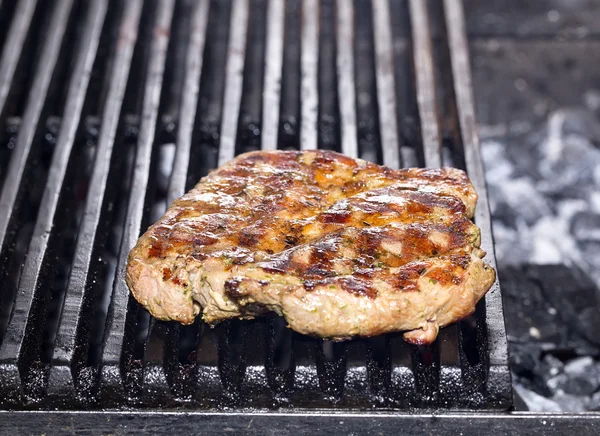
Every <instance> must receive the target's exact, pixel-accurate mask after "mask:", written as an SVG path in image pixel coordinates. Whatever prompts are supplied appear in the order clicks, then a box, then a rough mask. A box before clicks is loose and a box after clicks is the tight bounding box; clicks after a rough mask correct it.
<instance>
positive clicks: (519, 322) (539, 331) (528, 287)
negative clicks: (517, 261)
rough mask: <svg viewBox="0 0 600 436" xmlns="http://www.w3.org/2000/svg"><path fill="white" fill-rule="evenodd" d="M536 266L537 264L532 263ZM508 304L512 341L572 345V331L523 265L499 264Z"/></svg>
mask: <svg viewBox="0 0 600 436" xmlns="http://www.w3.org/2000/svg"><path fill="white" fill-rule="evenodd" d="M532 267H535V266H532ZM498 273H499V276H500V282H501V283H502V296H503V298H504V305H505V307H509V308H510V310H507V311H505V313H504V316H505V318H506V331H507V335H508V340H509V342H511V343H516V344H527V345H529V346H534V347H538V348H543V349H555V348H568V347H569V346H571V347H574V346H576V345H578V344H571V345H569V332H568V329H567V327H566V326H565V325H564V323H562V322H560V319H559V318H558V316H557V309H556V308H555V307H554V306H553V305H551V304H550V302H549V301H548V299H547V298H546V296H545V295H544V293H543V291H542V288H541V287H540V286H539V284H538V283H537V282H535V281H533V280H531V278H530V276H529V275H528V273H527V271H526V270H525V269H523V268H521V267H514V266H508V267H502V268H499V271H498Z"/></svg>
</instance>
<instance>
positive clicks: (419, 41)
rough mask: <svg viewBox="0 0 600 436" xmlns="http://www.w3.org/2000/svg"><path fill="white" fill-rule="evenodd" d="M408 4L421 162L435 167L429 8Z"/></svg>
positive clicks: (418, 1)
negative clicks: (422, 158)
mask: <svg viewBox="0 0 600 436" xmlns="http://www.w3.org/2000/svg"><path fill="white" fill-rule="evenodd" d="M409 7H410V21H411V29H412V41H413V56H414V65H415V76H416V77H415V81H416V86H417V102H418V106H419V117H420V119H421V136H422V141H423V154H424V155H425V166H426V167H429V168H439V167H440V166H442V155H441V148H440V144H441V137H440V125H439V121H438V115H437V108H436V95H435V90H436V85H435V73H434V66H433V54H432V47H431V31H430V24H429V11H428V6H427V2H426V1H423V0H410V3H409Z"/></svg>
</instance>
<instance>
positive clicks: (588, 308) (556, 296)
mask: <svg viewBox="0 0 600 436" xmlns="http://www.w3.org/2000/svg"><path fill="white" fill-rule="evenodd" d="M527 276H528V277H529V278H530V279H531V280H532V281H534V282H536V283H537V284H538V285H539V287H540V288H541V290H542V294H543V296H544V297H545V298H546V300H547V301H548V303H549V304H550V305H551V306H552V307H554V308H555V309H556V311H557V315H558V317H559V319H560V320H562V323H563V324H564V326H565V328H567V329H568V331H569V336H570V337H571V338H573V337H576V336H579V337H580V338H584V339H585V340H586V341H587V342H588V343H589V344H590V345H593V346H595V347H596V350H595V351H596V353H589V354H597V351H598V346H600V336H599V335H598V334H597V332H599V331H600V304H598V297H597V294H598V289H597V287H596V285H595V284H594V282H593V281H592V280H591V279H590V278H589V277H588V276H587V274H586V273H585V272H584V271H582V270H581V269H579V268H578V267H576V266H567V265H537V266H529V267H528V268H527ZM586 354H587V353H586Z"/></svg>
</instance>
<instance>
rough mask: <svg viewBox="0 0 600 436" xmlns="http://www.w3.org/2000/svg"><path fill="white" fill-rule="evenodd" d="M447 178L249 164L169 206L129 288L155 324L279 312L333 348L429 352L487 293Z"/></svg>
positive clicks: (302, 157) (218, 174)
mask: <svg viewBox="0 0 600 436" xmlns="http://www.w3.org/2000/svg"><path fill="white" fill-rule="evenodd" d="M476 202H477V194H476V193H475V191H474V189H473V186H472V185H471V183H470V182H469V180H468V178H467V176H466V174H465V173H464V172H463V171H460V170H457V169H453V168H443V169H417V168H413V169H405V170H392V169H390V168H386V167H383V166H379V165H375V164H371V163H368V162H365V161H362V160H359V159H351V158H348V157H346V156H343V155H341V154H338V153H334V152H329V151H303V152H298V151H277V152H252V153H247V154H244V155H241V156H239V157H237V158H236V159H234V160H232V161H231V162H229V163H227V164H226V165H224V166H222V167H221V168H219V169H217V170H215V171H213V172H211V173H210V174H209V175H208V176H206V177H205V178H203V179H202V180H201V181H200V182H199V183H198V185H196V187H195V188H194V189H192V190H191V191H190V192H188V193H187V194H185V195H184V196H183V197H181V198H180V199H178V200H176V201H175V202H174V203H173V205H172V206H171V207H170V208H169V210H168V211H167V212H166V213H165V215H164V216H163V217H162V218H161V219H160V220H159V221H158V222H157V223H156V224H154V225H153V226H151V227H150V228H149V229H148V231H147V232H146V233H145V234H144V235H143V236H142V237H141V238H140V239H139V241H138V243H137V245H136V246H135V247H134V248H133V250H131V253H130V256H129V263H128V266H127V283H128V285H129V288H130V289H131V292H132V293H133V295H134V297H135V298H136V299H137V300H138V301H139V302H140V303H141V304H142V305H144V306H145V307H146V308H147V309H148V310H149V311H150V312H151V313H152V315H153V316H155V317H156V318H159V319H162V320H176V321H179V322H181V323H184V324H189V323H191V322H193V320H194V318H195V317H196V315H198V314H199V313H200V312H202V317H203V319H204V321H206V322H208V323H210V324H214V323H216V322H218V321H221V320H224V319H227V318H251V317H254V316H258V315H261V314H264V313H267V312H275V313H277V314H279V315H282V316H284V317H285V319H286V320H287V322H288V324H289V326H290V327H291V328H292V329H294V330H296V331H298V332H300V333H304V334H309V335H315V336H320V337H323V338H330V339H336V340H339V339H345V338H350V337H353V336H374V335H378V334H382V333H387V332H394V331H408V332H407V333H406V334H405V338H406V339H407V340H409V341H410V342H413V343H428V342H431V341H433V340H434V339H435V337H436V336H437V332H438V329H439V328H440V327H443V326H445V325H448V324H450V323H452V322H455V321H457V320H459V319H461V318H464V317H465V316H467V315H469V314H470V313H472V312H473V310H474V309H475V304H476V303H477V302H478V301H479V300H480V299H481V298H482V297H483V295H484V294H485V293H486V292H487V291H488V289H489V288H490V287H491V285H492V284H493V282H494V281H495V272H494V270H493V269H492V268H491V267H489V266H488V265H486V264H485V263H484V262H483V261H482V260H481V258H482V257H483V256H484V255H485V253H483V252H482V251H481V250H480V249H479V244H480V237H479V229H478V228H477V226H475V224H473V222H472V221H471V220H470V218H472V216H473V213H474V210H475V204H476Z"/></svg>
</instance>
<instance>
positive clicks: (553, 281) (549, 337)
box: [498, 265, 600, 359]
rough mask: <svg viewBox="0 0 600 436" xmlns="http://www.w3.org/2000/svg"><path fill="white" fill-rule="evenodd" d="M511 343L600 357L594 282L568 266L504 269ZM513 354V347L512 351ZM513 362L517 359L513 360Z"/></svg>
mask: <svg viewBox="0 0 600 436" xmlns="http://www.w3.org/2000/svg"><path fill="white" fill-rule="evenodd" d="M498 273H499V276H500V282H501V283H502V294H503V299H504V305H505V307H507V308H510V310H506V312H505V313H504V316H505V319H506V330H507V335H508V340H509V343H510V344H511V346H512V345H514V344H524V345H525V344H526V345H527V346H533V347H537V348H538V349H541V350H544V351H553V350H560V351H561V352H564V353H566V354H576V355H598V354H600V347H599V345H600V337H598V336H597V335H595V332H597V331H600V310H599V309H598V305H597V303H596V295H595V293H596V289H595V286H594V284H593V282H592V281H591V280H590V279H589V278H588V277H587V276H585V274H584V273H583V272H581V271H580V270H579V269H570V267H567V266H565V265H524V266H521V267H515V266H507V267H501V268H499V271H498ZM511 350H512V348H511ZM511 359H512V357H511Z"/></svg>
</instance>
